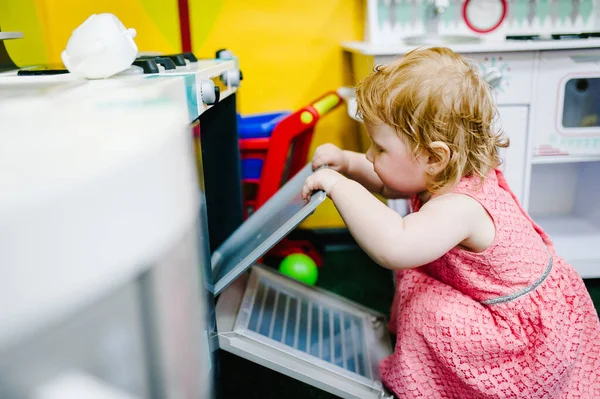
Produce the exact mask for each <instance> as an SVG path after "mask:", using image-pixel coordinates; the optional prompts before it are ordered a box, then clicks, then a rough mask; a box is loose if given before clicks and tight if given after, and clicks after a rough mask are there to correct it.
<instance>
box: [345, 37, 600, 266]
mask: <svg viewBox="0 0 600 399" xmlns="http://www.w3.org/2000/svg"><path fill="white" fill-rule="evenodd" d="M554 39H555V40H503V41H499V42H480V43H476V44H457V45H447V46H448V47H450V48H451V49H452V50H454V51H456V52H459V53H462V54H463V55H465V56H466V57H468V58H469V59H471V60H472V62H473V63H474V65H475V66H476V68H477V69H478V70H479V71H480V73H481V75H482V76H483V78H484V79H485V80H486V81H487V82H488V83H489V84H490V86H491V87H492V90H493V94H494V96H495V99H496V103H497V105H498V112H499V121H498V126H499V127H500V128H501V129H502V130H503V131H504V132H505V134H506V135H507V136H508V137H509V139H510V142H511V143H510V147H509V148H508V149H506V150H503V152H502V153H501V155H502V158H503V161H504V164H503V166H502V167H503V169H504V174H505V176H506V178H507V180H508V182H509V184H510V186H511V188H512V189H513V191H514V192H515V194H516V195H517V197H518V198H519V200H520V202H521V203H522V205H523V207H524V208H525V209H526V210H527V211H528V212H529V213H530V215H531V216H532V218H533V219H534V220H535V221H536V222H537V223H539V224H540V226H541V227H542V228H543V229H544V230H545V231H546V232H547V233H548V234H549V235H550V237H551V238H552V240H553V242H554V245H555V247H556V250H557V252H558V254H559V255H560V256H561V257H563V258H565V259H566V260H567V261H568V262H569V263H571V264H572V265H573V266H574V267H575V268H576V269H577V271H578V272H579V273H580V274H581V276H582V277H584V278H600V201H599V199H600V185H598V184H596V182H597V181H598V176H600V68H599V66H600V39H597V38H582V39H577V38H575V39H574V38H572V37H570V38H569V39H570V40H561V36H555V37H554ZM343 48H344V50H345V51H346V52H348V53H350V60H351V71H352V74H353V75H354V76H356V79H357V81H358V80H361V79H363V78H364V77H365V76H366V75H367V74H368V73H370V72H371V71H372V70H373V67H374V66H375V65H376V64H387V63H389V62H391V61H393V60H394V59H396V58H397V57H401V56H402V55H404V54H406V53H407V52H409V51H411V50H413V49H415V48H416V47H415V46H406V45H403V44H401V43H400V44H369V43H366V42H348V43H344V44H343ZM353 106H354V107H355V104H352V101H351V100H350V101H348V107H349V114H350V116H352V109H353V108H352V107H353ZM358 129H359V130H360V135H361V137H363V138H364V137H365V131H364V128H363V127H362V126H360V127H359V128H358ZM364 147H365V148H364V149H366V141H365V142H364ZM390 206H392V207H393V208H394V209H396V210H398V209H405V208H406V205H405V204H400V205H399V204H398V203H397V202H396V201H394V202H390Z"/></svg>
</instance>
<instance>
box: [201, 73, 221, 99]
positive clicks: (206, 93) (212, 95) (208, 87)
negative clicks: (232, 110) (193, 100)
mask: <svg viewBox="0 0 600 399" xmlns="http://www.w3.org/2000/svg"><path fill="white" fill-rule="evenodd" d="M220 93H221V91H220V89H219V87H218V86H215V82H213V81H212V80H209V79H208V80H202V81H200V97H201V98H202V102H203V103H204V104H206V105H213V104H215V103H217V102H219V97H220Z"/></svg>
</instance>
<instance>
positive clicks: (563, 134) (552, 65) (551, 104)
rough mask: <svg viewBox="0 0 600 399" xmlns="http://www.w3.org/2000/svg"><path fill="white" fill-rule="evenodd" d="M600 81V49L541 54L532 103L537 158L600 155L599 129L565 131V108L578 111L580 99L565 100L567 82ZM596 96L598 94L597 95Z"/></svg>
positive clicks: (569, 129) (568, 129) (567, 129)
mask: <svg viewBox="0 0 600 399" xmlns="http://www.w3.org/2000/svg"><path fill="white" fill-rule="evenodd" d="M594 77H596V78H600V49H588V50H570V51H545V52H542V53H541V58H540V64H539V71H538V75H537V79H538V81H537V85H536V87H537V88H536V91H535V93H534V101H533V103H532V113H533V115H532V118H534V126H535V136H534V140H533V141H534V148H533V150H534V155H535V156H557V155H561V156H567V155H599V154H600V128H599V127H595V128H594V127H592V128H585V129H582V128H575V129H572V128H563V126H562V116H563V111H564V108H565V107H571V108H572V107H575V108H579V107H578V105H577V104H576V102H577V100H576V97H577V96H571V98H573V100H572V101H570V103H568V104H565V102H564V101H563V97H564V93H565V85H566V83H567V82H568V81H569V80H570V79H573V78H594ZM596 95H597V93H596Z"/></svg>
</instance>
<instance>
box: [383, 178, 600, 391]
mask: <svg viewBox="0 0 600 399" xmlns="http://www.w3.org/2000/svg"><path fill="white" fill-rule="evenodd" d="M478 181H479V180H478V179H477V178H475V177H468V178H463V179H462V180H461V181H460V183H459V184H458V185H457V187H456V189H455V190H454V192H456V193H461V194H466V195H469V196H471V197H472V198H474V199H476V200H477V201H478V202H479V203H481V205H483V207H484V208H485V209H486V210H487V211H488V213H489V214H490V215H491V217H492V219H493V220H494V223H495V226H496V236H495V238H494V241H493V242H492V244H491V245H490V246H489V248H487V249H486V250H485V251H483V252H481V253H471V252H468V251H466V250H463V249H460V248H454V249H452V250H451V251H450V252H448V253H447V254H445V255H444V256H442V257H441V258H439V259H437V260H436V261H434V262H432V263H430V264H428V265H425V266H422V267H419V268H416V269H411V270H405V271H399V272H396V293H395V298H394V304H393V308H392V317H391V323H390V328H391V330H392V331H393V332H395V333H396V335H397V341H396V348H395V351H394V353H393V354H392V355H391V356H389V357H388V358H386V359H384V360H383V361H382V362H381V365H380V368H381V376H382V379H383V382H384V383H385V385H386V387H387V388H388V389H389V390H390V391H391V392H394V393H395V394H396V396H397V397H398V398H402V399H404V398H428V399H436V398H457V399H478V398H486V399H489V398H523V399H535V398H548V399H550V398H552V399H555V398H589V399H594V398H600V323H599V321H598V315H597V313H596V311H595V309H594V306H593V303H592V301H591V299H590V296H589V295H588V292H587V290H586V288H585V286H584V284H583V281H582V279H581V277H580V276H579V275H578V274H577V273H576V272H575V270H574V269H573V267H571V266H570V265H569V264H567V263H566V262H565V261H564V260H562V259H561V258H559V257H558V256H557V255H556V254H555V252H554V248H553V247H552V244H551V242H550V239H549V238H548V236H547V235H546V234H545V233H544V232H543V231H542V230H541V229H540V228H539V227H538V226H537V225H535V224H534V222H533V221H532V220H531V219H530V218H529V216H527V214H526V213H525V212H524V211H523V209H522V208H521V207H520V205H519V204H518V202H517V201H516V199H515V197H514V195H513V194H512V192H511V191H510V189H509V188H508V185H507V183H506V180H505V179H504V176H503V175H502V173H501V172H500V171H498V170H496V171H491V172H490V173H489V174H488V176H487V178H486V180H485V181H484V183H483V185H481V186H478V185H477V184H478ZM419 208H420V203H419V201H417V200H413V210H414V211H418V210H419Z"/></svg>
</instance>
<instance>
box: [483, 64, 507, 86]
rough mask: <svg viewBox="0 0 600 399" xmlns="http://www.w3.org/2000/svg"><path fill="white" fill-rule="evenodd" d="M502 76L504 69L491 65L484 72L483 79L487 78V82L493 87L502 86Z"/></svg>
mask: <svg viewBox="0 0 600 399" xmlns="http://www.w3.org/2000/svg"><path fill="white" fill-rule="evenodd" d="M502 78H503V75H502V71H501V70H500V69H499V68H497V67H489V68H487V69H486V70H485V72H484V73H483V80H485V82H486V83H487V84H488V85H490V87H491V88H492V89H495V88H497V87H498V86H500V83H501V82H502Z"/></svg>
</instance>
